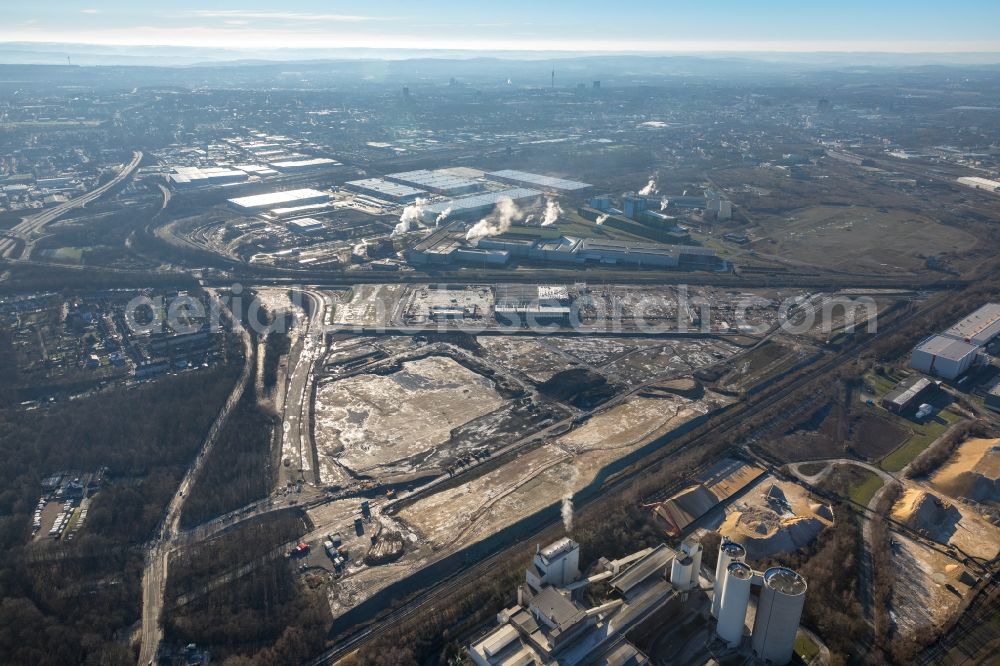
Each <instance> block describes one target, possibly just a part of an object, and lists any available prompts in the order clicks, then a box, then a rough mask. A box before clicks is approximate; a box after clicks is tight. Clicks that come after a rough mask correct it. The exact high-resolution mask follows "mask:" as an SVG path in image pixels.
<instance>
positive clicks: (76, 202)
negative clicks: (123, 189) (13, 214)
mask: <svg viewBox="0 0 1000 666" xmlns="http://www.w3.org/2000/svg"><path fill="white" fill-rule="evenodd" d="M141 161H142V152H141V151H138V150H137V151H135V152H134V153H132V160H131V161H130V162H128V163H127V164H125V165H124V166H123V167H122V168H121V171H119V172H118V174H117V175H116V176H115V177H114V178H113V179H111V180H110V181H108V182H107V183H105V184H104V185H101V186H100V187H98V188H96V189H93V190H91V191H90V192H87V193H86V194H82V195H80V196H78V197H75V198H73V199H70V200H69V201H67V202H66V203H64V204H61V205H59V206H56V207H55V208H50V209H48V210H43V211H42V212H40V213H36V214H35V215H32V216H30V217H26V218H24V220H23V221H22V222H21V223H20V224H18V225H17V226H15V227H14V228H13V229H12V230H11V232H12V233H13V235H14V236H15V237H16V238H4V239H0V257H2V258H4V259H14V257H13V256H12V255H13V253H14V249H15V248H16V247H17V241H18V240H20V241H22V242H23V243H24V249H23V250H22V252H21V257H20V258H21V259H24V260H27V259H30V258H31V252H32V249H33V247H34V236H35V235H37V234H38V233H39V232H40V231H41V230H42V229H44V228H45V225H47V224H50V223H51V222H54V221H56V220H57V219H59V218H60V217H62V216H63V215H65V214H66V213H68V212H70V211H71V210H75V209H77V208H81V207H83V206H86V205H87V204H89V203H90V202H91V201H94V200H96V199H98V198H100V197H101V195H103V194H104V193H105V192H107V191H108V190H110V189H112V188H113V187H116V186H118V185H120V184H121V183H122V182H124V181H125V179H127V178H129V177H130V176H131V175H132V174H133V173H134V172H135V170H136V169H137V168H138V167H139V162H141Z"/></svg>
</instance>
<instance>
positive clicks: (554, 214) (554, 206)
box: [542, 199, 563, 227]
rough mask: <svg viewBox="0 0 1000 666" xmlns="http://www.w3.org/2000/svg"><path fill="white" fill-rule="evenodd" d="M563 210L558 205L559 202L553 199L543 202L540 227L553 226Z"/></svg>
mask: <svg viewBox="0 0 1000 666" xmlns="http://www.w3.org/2000/svg"><path fill="white" fill-rule="evenodd" d="M562 213H563V209H562V206H560V205H559V202H558V201H556V200H555V199H549V200H547V201H546V202H545V216H544V217H543V218H542V226H543V227H547V226H549V225H551V224H555V223H556V220H558V219H559V216H560V215H562Z"/></svg>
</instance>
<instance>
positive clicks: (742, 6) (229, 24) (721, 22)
mask: <svg viewBox="0 0 1000 666" xmlns="http://www.w3.org/2000/svg"><path fill="white" fill-rule="evenodd" d="M758 4H763V3H750V2H746V1H745V0H744V1H742V2H741V1H734V0H720V1H715V2H707V3H680V2H648V1H647V2H640V1H637V0H622V1H620V2H616V3H607V2H597V1H594V0H581V1H579V2H573V3H570V2H548V3H539V2H527V1H526V0H509V1H508V2H505V3H502V4H490V5H485V4H481V3H470V2H455V1H452V0H445V1H443V2H433V3H414V2H401V1H399V0H389V1H387V2H378V3H359V2H319V1H298V2H284V3H278V2H274V1H273V0H272V1H262V0H242V1H240V2H214V3H202V2H195V1H193V0H175V1H174V2H171V3H169V5H157V6H155V7H148V6H142V5H140V4H139V3H135V2H131V1H128V2H126V1H124V0H94V1H92V2H71V1H68V0H53V1H50V2H44V3H8V4H7V5H6V6H5V7H4V10H3V11H4V22H3V26H0V41H3V42H62V43H78V44H97V45H118V46H145V45H163V46H177V47H202V48H222V49H241V50H247V49H259V50H261V51H266V50H271V49H284V48H295V49H313V48H315V49H319V48H323V49H333V48H365V47H368V48H376V49H389V48H398V49H463V50H481V51H496V50H519V51H574V52H646V53H699V52H802V53H806V52H831V51H832V52H894V53H962V52H1000V36H998V34H997V30H996V26H998V25H1000V3H996V2H995V1H992V2H991V1H987V0H956V1H955V2H950V3H941V2H935V1H928V0H913V1H910V2H903V1H900V0H879V1H877V2H873V1H871V0H868V1H860V0H843V1H841V2H836V3H834V2H811V3H804V2H792V1H789V0H774V1H771V2H768V3H766V6H754V5H758Z"/></svg>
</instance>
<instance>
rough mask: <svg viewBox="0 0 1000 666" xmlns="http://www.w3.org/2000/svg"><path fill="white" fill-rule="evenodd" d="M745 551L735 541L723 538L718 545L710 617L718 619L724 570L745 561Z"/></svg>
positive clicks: (724, 575)
mask: <svg viewBox="0 0 1000 666" xmlns="http://www.w3.org/2000/svg"><path fill="white" fill-rule="evenodd" d="M746 557H747V550H746V548H744V547H743V546H741V545H740V544H738V543H736V542H735V541H730V540H729V539H726V538H723V539H722V543H720V544H719V560H718V562H716V564H715V592H714V593H713V594H712V617H714V618H718V617H719V605H720V603H721V602H722V581H723V580H724V579H725V577H726V568H727V567H728V566H729V565H730V564H731V563H733V562H743V561H745V560H746Z"/></svg>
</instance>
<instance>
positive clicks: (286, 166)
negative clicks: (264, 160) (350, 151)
mask: <svg viewBox="0 0 1000 666" xmlns="http://www.w3.org/2000/svg"><path fill="white" fill-rule="evenodd" d="M339 164H340V162H338V161H337V160H331V159H330V158H329V157H316V158H313V159H308V160H287V161H282V162H270V163H269V164H268V166H270V167H271V168H272V169H277V170H278V171H285V172H288V171H306V170H307V169H317V168H319V167H331V166H337V165H339Z"/></svg>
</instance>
